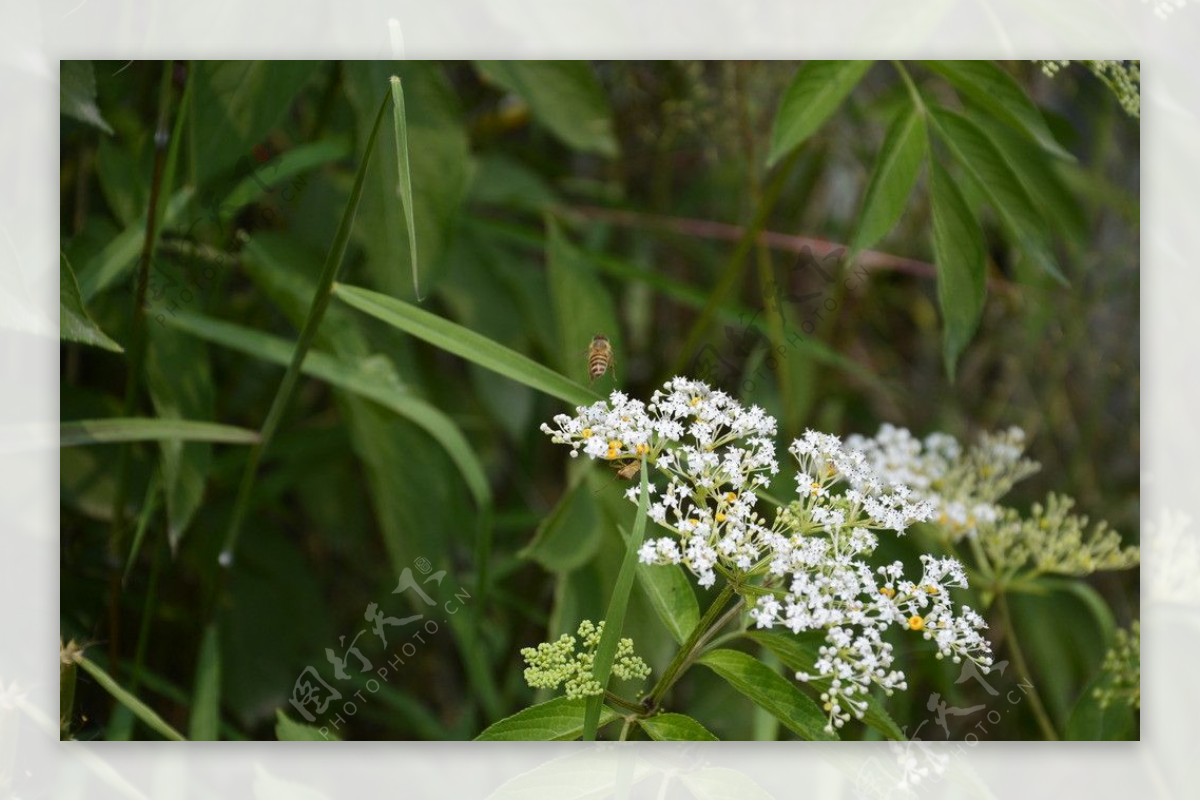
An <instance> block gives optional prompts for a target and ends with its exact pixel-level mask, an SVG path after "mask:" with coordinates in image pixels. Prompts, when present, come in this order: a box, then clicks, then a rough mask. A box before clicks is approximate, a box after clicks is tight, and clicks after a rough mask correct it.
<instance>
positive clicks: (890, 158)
mask: <svg viewBox="0 0 1200 801" xmlns="http://www.w3.org/2000/svg"><path fill="white" fill-rule="evenodd" d="M926 141H927V140H926V133H925V114H924V111H923V109H921V108H918V107H917V106H916V105H905V106H903V107H902V108H901V109H900V113H899V114H897V115H896V119H895V120H893V121H892V124H891V126H889V127H888V132H887V136H886V137H885V138H884V140H883V147H882V148H881V149H880V151H879V156H878V158H877V159H876V162H875V171H874V172H873V173H872V174H871V183H870V184H868V185H867V193H866V196H865V197H864V199H863V206H862V211H861V212H860V214H859V220H858V230H857V231H856V232H855V235H854V240H853V243H852V244H851V250H853V251H855V252H858V251H861V250H865V249H866V248H869V247H871V246H872V245H874V244H875V243H876V242H878V241H879V240H880V239H883V237H884V236H886V235H887V233H888V231H890V230H892V227H893V226H895V224H896V221H897V220H899V219H900V215H901V214H903V213H904V207H905V206H906V205H907V203H908V197H909V195H910V194H911V192H912V189H913V186H914V185H915V184H916V182H917V175H918V174H919V173H920V172H921V162H922V161H923V160H924V159H925V145H926Z"/></svg>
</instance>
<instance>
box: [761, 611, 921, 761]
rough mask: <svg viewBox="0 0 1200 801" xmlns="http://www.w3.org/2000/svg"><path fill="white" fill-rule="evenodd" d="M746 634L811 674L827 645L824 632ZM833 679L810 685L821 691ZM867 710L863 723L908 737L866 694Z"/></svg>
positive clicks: (899, 737)
mask: <svg viewBox="0 0 1200 801" xmlns="http://www.w3.org/2000/svg"><path fill="white" fill-rule="evenodd" d="M746 636H747V637H748V638H750V639H751V640H753V641H754V642H757V643H759V644H760V645H763V646H766V647H767V649H769V650H770V651H771V653H773V654H775V656H777V657H779V661H780V662H782V663H783V664H784V665H786V666H787V667H788V669H789V670H794V671H804V672H807V673H811V672H812V671H813V670H814V667H813V666H814V665H816V663H817V660H818V659H820V649H821V646H822V645H824V644H825V634H824V632H804V633H801V634H793V633H792V632H790V631H776V630H769V629H759V630H756V631H748V632H746ZM829 681H830V680H829V679H814V680H812V681H811V682H809V683H810V684H812V685H813V686H814V687H816V688H817V689H819V690H825V689H826V688H828V687H829ZM865 698H866V701H867V711H866V712H865V713H864V714H863V719H862V722H863V723H864V724H865V725H867V726H870V727H871V728H873V729H875V730H876V731H877V732H879V733H880V734H882V735H883V736H884V737H888V738H890V739H892V740H906V739H908V738H907V737H905V736H904V732H903V731H901V729H900V727H899V726H898V725H897V724H896V721H894V720H892V716H891V715H889V714H888V712H887V710H886V709H884V708H883V705H882V704H880V703H879V701H878V700H877V699H876V698H874V697H872V696H869V695H868V696H865Z"/></svg>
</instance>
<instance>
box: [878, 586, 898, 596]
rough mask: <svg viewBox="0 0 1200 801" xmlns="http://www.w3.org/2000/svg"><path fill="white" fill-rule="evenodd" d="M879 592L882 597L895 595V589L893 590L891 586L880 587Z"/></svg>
mask: <svg viewBox="0 0 1200 801" xmlns="http://www.w3.org/2000/svg"><path fill="white" fill-rule="evenodd" d="M879 594H880V595H882V596H883V597H884V598H895V597H896V591H895V590H893V589H892V588H891V587H880V588H879Z"/></svg>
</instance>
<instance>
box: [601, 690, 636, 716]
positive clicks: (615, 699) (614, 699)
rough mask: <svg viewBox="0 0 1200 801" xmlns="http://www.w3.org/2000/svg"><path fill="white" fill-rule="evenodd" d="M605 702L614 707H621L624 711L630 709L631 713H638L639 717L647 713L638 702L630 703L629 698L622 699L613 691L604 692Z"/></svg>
mask: <svg viewBox="0 0 1200 801" xmlns="http://www.w3.org/2000/svg"><path fill="white" fill-rule="evenodd" d="M604 700H605V701H607V702H608V703H610V704H612V705H613V706H619V707H621V708H622V709H628V710H629V711H630V712H636V713H637V714H639V715H640V714H642V713H643V712H645V711H646V710H645V709H644V708H643V707H642V705H641V704H639V703H638V702H636V701H630V700H629V699H628V698H622V697H621V696H619V695H617V694H616V693H614V692H613V691H612V690H605V691H604Z"/></svg>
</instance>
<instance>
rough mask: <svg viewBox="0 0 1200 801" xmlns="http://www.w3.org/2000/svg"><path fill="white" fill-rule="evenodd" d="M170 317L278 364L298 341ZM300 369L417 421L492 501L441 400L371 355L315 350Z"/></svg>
mask: <svg viewBox="0 0 1200 801" xmlns="http://www.w3.org/2000/svg"><path fill="white" fill-rule="evenodd" d="M164 319H165V322H166V324H167V325H169V326H172V327H174V328H178V329H179V330H181V331H186V332H188V333H190V334H192V335H194V336H197V337H200V338H201V339H205V340H207V341H209V342H212V343H214V344H217V345H221V346H223V347H226V348H230V349H233V350H237V351H241V352H242V353H246V354H249V355H251V356H254V357H256V358H259V359H263V360H264V361H268V362H273V363H275V364H278V365H283V366H286V365H287V364H288V362H289V361H290V360H291V358H292V352H293V348H294V347H295V345H294V343H292V342H289V341H288V340H286V339H283V338H281V337H276V336H272V335H270V334H264V333H262V332H261V331H255V330H253V329H251V328H245V327H243V326H239V325H235V324H233V323H227V322H223V321H220V320H214V319H212V318H210V317H203V316H201V315H196V314H190V313H187V312H180V313H179V314H176V315H174V316H171V317H166V318H164ZM300 369H301V371H302V372H303V373H304V374H305V375H310V376H313V377H314V378H319V379H321V380H322V381H327V382H328V383H330V384H332V385H334V386H337V387H341V388H342V389H345V390H348V391H350V392H353V393H354V394H356V395H359V396H361V397H364V398H367V399H368V400H372V401H374V402H375V403H378V404H379V405H380V406H383V407H384V408H386V409H390V410H391V411H393V412H395V413H396V414H398V415H400V416H401V417H405V418H407V419H409V420H411V421H412V422H414V423H416V424H417V425H418V426H420V427H421V428H423V429H424V430H425V431H426V432H427V433H428V434H429V435H430V436H431V437H433V438H434V439H435V440H437V441H438V444H440V445H441V446H442V447H443V448H444V449H445V450H446V453H447V454H449V456H450V458H451V459H453V460H454V464H455V465H456V466H457V467H458V470H459V472H460V473H461V474H462V477H463V480H464V481H465V482H466V484H467V487H468V488H469V489H470V490H471V495H472V497H473V498H474V500H475V502H476V504H477V505H478V506H479V507H480V508H484V507H489V506H490V505H491V503H492V491H491V487H490V485H489V483H488V478H487V473H486V472H485V471H484V469H483V465H482V464H481V463H480V461H479V457H478V456H476V455H475V451H474V450H473V449H472V448H471V445H470V443H469V442H468V441H467V439H466V437H465V436H464V435H463V433H462V430H461V429H460V428H459V427H458V426H457V425H456V424H455V423H454V421H453V420H451V419H450V418H449V417H448V416H447V415H446V414H445V413H444V412H442V411H441V410H440V409H438V408H437V407H436V406H434V405H432V404H430V403H428V402H426V401H424V400H421V399H420V398H418V397H416V396H415V395H413V394H412V393H411V392H410V391H408V390H407V389H406V388H405V387H404V386H403V385H399V384H398V383H397V382H396V380H395V378H394V377H393V376H391V375H390V374H385V373H381V371H379V370H377V369H373V366H372V360H371V357H367V358H365V359H362V360H361V361H359V362H357V363H355V362H353V361H350V360H349V359H345V358H339V357H337V356H333V355H330V354H328V353H322V352H320V351H317V350H310V351H309V352H308V355H307V356H305V358H304V364H303V365H302V366H301V368H300Z"/></svg>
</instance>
